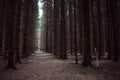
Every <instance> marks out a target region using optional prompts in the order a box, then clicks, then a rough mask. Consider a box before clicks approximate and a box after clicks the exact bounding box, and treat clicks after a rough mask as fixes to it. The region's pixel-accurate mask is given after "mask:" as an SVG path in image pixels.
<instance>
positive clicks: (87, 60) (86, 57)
mask: <svg viewBox="0 0 120 80" xmlns="http://www.w3.org/2000/svg"><path fill="white" fill-rule="evenodd" d="M82 5H83V26H84V54H83V63H82V65H83V66H84V67H89V66H91V64H92V62H91V61H92V58H91V50H90V23H89V22H90V16H89V10H90V8H89V0H83V3H82Z"/></svg>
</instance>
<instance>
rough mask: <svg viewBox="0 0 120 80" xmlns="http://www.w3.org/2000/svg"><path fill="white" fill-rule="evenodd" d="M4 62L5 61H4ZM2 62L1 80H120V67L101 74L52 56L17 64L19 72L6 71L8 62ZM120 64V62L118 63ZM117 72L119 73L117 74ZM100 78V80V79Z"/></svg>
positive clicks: (35, 56) (101, 71)
mask: <svg viewBox="0 0 120 80" xmlns="http://www.w3.org/2000/svg"><path fill="white" fill-rule="evenodd" d="M2 62H3V61H2ZM2 62H0V80H120V78H119V74H120V69H119V67H120V65H119V66H118V65H116V66H113V67H111V68H107V69H106V67H108V66H109V65H114V63H110V64H107V63H106V64H107V65H105V64H104V63H103V64H104V66H102V64H101V66H102V68H101V69H100V72H99V76H98V73H97V71H95V70H94V69H91V68H83V67H82V66H81V64H80V63H79V64H77V65H76V64H75V63H74V62H73V61H72V60H71V59H68V60H60V59H56V58H55V57H54V56H53V55H52V54H35V55H33V56H30V57H29V58H28V59H24V60H23V61H22V64H17V67H18V70H4V69H3V68H4V67H5V65H3V64H6V62H3V63H2ZM118 64H119V62H118ZM116 71H117V72H116ZM99 78H100V79H99Z"/></svg>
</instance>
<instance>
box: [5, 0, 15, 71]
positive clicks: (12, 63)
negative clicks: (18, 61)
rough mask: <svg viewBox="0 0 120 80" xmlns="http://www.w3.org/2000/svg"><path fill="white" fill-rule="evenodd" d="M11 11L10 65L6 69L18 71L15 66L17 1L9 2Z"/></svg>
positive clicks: (9, 18) (9, 25) (8, 24)
mask: <svg viewBox="0 0 120 80" xmlns="http://www.w3.org/2000/svg"><path fill="white" fill-rule="evenodd" d="M8 6H9V11H8V14H7V15H8V16H7V18H8V22H7V27H8V29H9V32H8V33H9V53H8V65H7V68H6V69H17V68H16V66H15V52H14V47H15V42H14V38H15V36H14V30H15V21H16V19H15V10H16V0H12V1H8Z"/></svg>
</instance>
